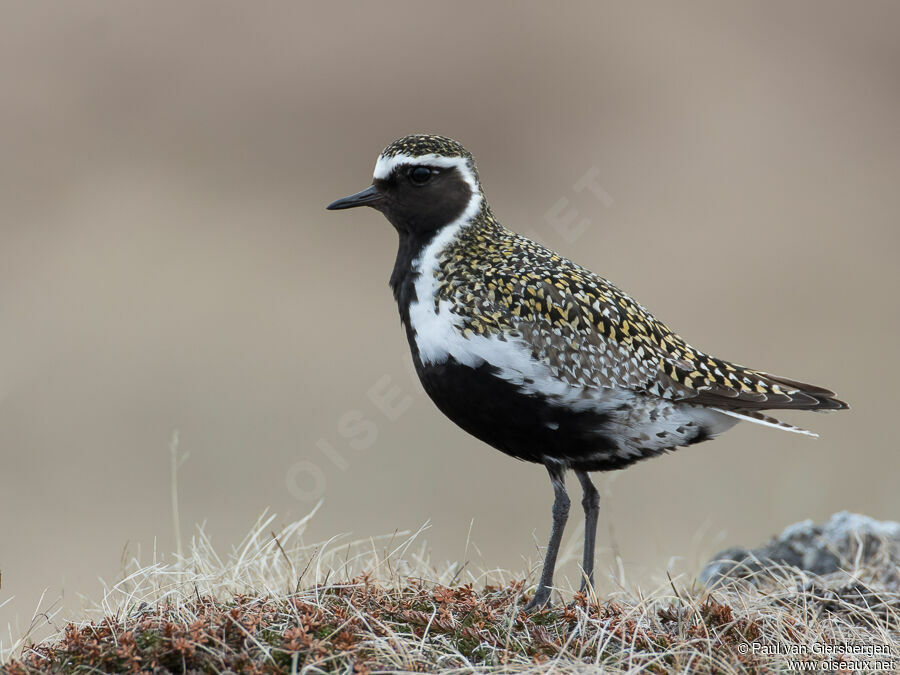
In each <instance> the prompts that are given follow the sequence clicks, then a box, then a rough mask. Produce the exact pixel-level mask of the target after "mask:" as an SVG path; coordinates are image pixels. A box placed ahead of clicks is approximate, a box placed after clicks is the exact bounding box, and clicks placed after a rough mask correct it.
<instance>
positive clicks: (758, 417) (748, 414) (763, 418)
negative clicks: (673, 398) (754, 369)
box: [711, 404, 846, 438]
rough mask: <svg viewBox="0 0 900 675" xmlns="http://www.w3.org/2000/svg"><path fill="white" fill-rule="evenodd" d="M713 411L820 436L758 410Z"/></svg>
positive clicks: (782, 428)
mask: <svg viewBox="0 0 900 675" xmlns="http://www.w3.org/2000/svg"><path fill="white" fill-rule="evenodd" d="M845 405H846V404H845ZM711 410H715V411H716V412H720V413H722V414H723V415H728V416H729V417H735V418H737V419H739V420H744V421H745V422H753V423H754V424H761V425H763V426H764V427H772V428H773V429H781V430H782V431H793V432H794V433H795V434H803V435H804V436H812V437H813V438H818V437H819V434H817V433H815V432H813V431H810V430H809V429H804V428H803V427H797V426H794V425H793V424H788V423H787V422H782V421H781V420H777V419H775V418H774V417H769V416H768V415H763V414H762V413H761V412H759V411H756V410H744V411H742V412H737V411H736V410H723V409H722V408H711Z"/></svg>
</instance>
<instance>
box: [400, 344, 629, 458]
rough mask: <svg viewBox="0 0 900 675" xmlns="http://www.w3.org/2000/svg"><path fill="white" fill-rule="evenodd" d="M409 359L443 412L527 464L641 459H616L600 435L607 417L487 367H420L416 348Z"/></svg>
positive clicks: (452, 363)
mask: <svg viewBox="0 0 900 675" xmlns="http://www.w3.org/2000/svg"><path fill="white" fill-rule="evenodd" d="M413 358H414V361H415V364H416V371H417V372H418V374H419V379H420V380H421V381H422V385H423V386H424V388H425V391H426V392H427V393H428V395H429V396H430V397H431V399H432V400H433V401H434V402H435V404H436V405H437V407H438V408H440V410H441V412H443V413H444V414H445V415H446V416H447V417H449V418H450V419H451V420H452V421H453V422H455V423H456V424H457V425H458V426H460V427H461V428H462V429H464V430H465V431H467V432H469V433H470V434H472V435H473V436H475V437H476V438H478V439H479V440H481V441H484V442H485V443H487V444H488V445H490V446H492V447H494V448H496V449H497V450H500V451H502V452H505V453H506V454H508V455H511V456H513V457H516V458H517V459H522V460H526V461H529V462H542V461H543V460H544V458H545V457H548V456H549V457H553V458H556V459H560V460H562V461H565V462H567V463H568V464H569V465H570V466H571V467H573V468H577V469H584V470H587V471H607V470H611V469H618V468H622V467H624V466H627V465H628V464H631V463H632V462H634V461H636V460H637V459H639V457H627V458H626V457H621V456H619V453H618V449H617V445H616V444H615V443H614V441H613V439H611V438H609V437H608V436H606V435H605V434H604V432H603V428H604V426H605V423H606V422H607V420H608V418H607V416H606V414H603V413H597V412H595V411H590V410H573V409H572V408H570V407H567V406H562V405H557V404H554V403H551V402H549V401H548V400H547V399H546V397H544V396H540V395H532V394H526V393H523V392H522V391H521V390H520V389H519V387H518V386H516V385H514V384H512V383H510V382H508V381H506V380H504V379H502V378H500V377H498V376H497V375H496V370H495V369H494V367H493V366H490V365H488V364H486V363H484V364H482V365H480V366H478V367H476V368H472V367H470V366H466V365H463V364H461V363H459V362H458V361H456V360H455V359H453V358H449V359H448V360H447V361H444V362H442V363H439V364H422V362H421V360H420V359H419V357H418V354H417V353H416V350H415V346H414V344H413Z"/></svg>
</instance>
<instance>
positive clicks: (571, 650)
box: [0, 518, 900, 674]
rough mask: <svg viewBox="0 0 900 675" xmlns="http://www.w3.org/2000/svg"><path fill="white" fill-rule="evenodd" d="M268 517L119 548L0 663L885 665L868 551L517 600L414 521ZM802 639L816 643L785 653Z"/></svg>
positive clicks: (237, 668) (509, 588) (149, 667)
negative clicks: (114, 574)
mask: <svg viewBox="0 0 900 675" xmlns="http://www.w3.org/2000/svg"><path fill="white" fill-rule="evenodd" d="M272 522H273V521H272V519H271V518H266V519H262V520H260V522H259V523H258V524H257V526H256V527H255V528H254V529H253V531H252V532H251V533H250V534H249V535H248V537H247V538H246V540H245V541H244V542H243V543H242V544H241V546H239V547H237V548H236V549H235V550H234V551H232V553H231V554H230V555H227V556H220V555H219V554H218V553H217V552H216V551H215V550H214V549H213V547H212V545H211V544H210V542H209V541H208V540H207V539H206V538H205V537H204V536H203V534H202V532H201V533H200V534H199V535H198V536H197V537H196V538H195V540H194V541H193V542H192V545H191V546H190V547H189V550H188V551H187V552H186V553H185V554H183V555H181V556H180V557H179V556H174V557H173V560H172V561H171V562H156V563H154V564H151V565H149V566H144V565H140V564H139V563H138V562H137V561H132V562H131V563H130V564H129V565H127V569H126V573H125V575H124V578H123V580H122V581H120V582H119V583H118V584H116V585H115V586H114V587H112V588H110V589H109V590H108V592H107V593H106V595H105V597H104V598H103V600H102V602H101V603H100V604H99V606H98V607H97V618H95V619H94V620H93V621H86V622H83V623H80V624H69V625H68V626H66V627H65V628H64V629H63V630H62V631H61V632H60V634H59V635H57V636H56V637H54V638H52V639H50V640H48V641H45V642H43V643H41V644H37V645H34V644H25V643H24V642H23V643H22V644H19V645H17V646H16V647H15V649H14V650H12V651H11V654H12V655H13V656H14V657H15V658H11V659H9V660H8V661H7V663H6V665H5V666H3V667H2V668H0V670H2V671H3V672H5V673H10V674H19V673H34V672H59V673H70V672H85V673H87V672H95V673H96V672H129V671H134V672H137V671H152V672H176V673H182V672H204V673H213V672H225V671H233V672H241V673H244V672H246V673H290V672H301V671H302V672H309V673H319V672H342V673H354V672H357V673H368V672H384V671H420V672H435V671H442V672H451V671H455V672H473V671H477V672H488V671H494V672H500V671H502V672H535V673H544V672H550V671H553V672H570V671H571V672H576V671H578V672H582V671H584V670H585V669H586V668H588V669H590V668H592V667H596V668H598V669H602V670H603V671H605V672H610V673H626V672H628V673H639V672H659V673H664V672H717V673H743V672H773V671H778V672H784V671H787V670H790V669H792V668H800V667H802V666H800V665H799V662H801V661H805V662H807V663H809V664H811V665H815V666H816V668H817V669H818V670H819V671H823V670H829V671H834V670H836V669H838V668H840V666H841V660H842V659H844V662H843V665H844V666H847V668H845V669H844V672H850V671H852V670H854V669H856V670H858V669H859V668H852V667H850V666H854V665H855V666H861V663H855V664H854V663H851V661H866V662H867V663H868V664H869V666H870V667H871V666H874V667H875V668H876V670H878V669H880V670H881V671H882V672H885V671H886V672H893V671H894V670H900V595H898V593H897V592H896V589H893V590H892V589H891V588H890V587H889V586H888V585H886V584H885V583H884V580H883V578H882V577H881V576H880V573H879V572H878V570H875V569H866V568H859V567H852V568H851V569H849V570H848V571H847V572H846V573H841V574H839V575H832V576H831V578H817V577H811V576H809V575H805V574H802V573H800V572H798V571H796V570H791V569H787V568H780V569H775V570H772V571H771V572H769V573H766V574H765V575H757V577H756V578H755V579H754V580H753V583H751V584H746V585H744V586H743V587H741V588H740V589H738V588H730V589H719V590H713V591H712V592H709V591H706V590H704V589H702V588H700V587H697V586H696V585H694V584H691V582H690V580H688V579H683V578H676V579H673V580H671V581H667V582H666V583H665V584H664V585H663V586H662V587H661V588H659V589H657V590H655V591H652V592H646V591H642V590H641V589H638V588H628V587H620V590H618V591H616V592H615V593H613V594H609V595H605V596H604V597H600V598H598V597H596V596H594V595H593V594H592V593H591V594H588V595H580V594H572V593H571V592H569V593H563V595H564V596H565V600H566V602H567V604H564V603H563V602H560V600H559V598H557V599H556V604H554V606H553V607H551V608H549V609H547V610H545V611H542V612H539V613H536V614H532V615H530V616H529V615H526V614H525V613H524V612H523V611H522V608H523V606H524V605H525V603H526V602H527V600H528V599H529V596H530V593H531V592H532V591H533V583H531V582H530V581H527V580H521V579H518V580H517V579H515V578H513V577H511V576H509V575H508V574H507V573H504V572H499V571H491V572H488V573H480V574H479V573H474V572H471V571H469V570H468V568H466V567H465V566H463V567H460V566H458V565H450V566H446V567H444V568H440V569H437V568H435V567H433V566H432V565H430V564H429V563H428V562H427V560H425V558H424V555H423V552H424V550H425V548H424V544H423V542H421V541H420V540H421V533H413V534H411V535H410V534H407V535H403V536H401V535H399V534H395V535H393V536H391V537H385V538H381V539H378V540H366V541H359V542H355V543H350V544H343V545H340V546H339V545H337V543H335V542H325V543H321V544H318V545H312V546H310V545H304V544H303V543H302V541H301V538H300V536H301V534H302V531H303V529H304V527H305V525H306V522H307V521H306V520H304V521H300V522H297V523H293V524H291V525H289V526H288V527H285V528H283V529H281V530H280V531H273V530H272V529H271V524H272ZM829 645H831V646H834V648H832V647H829ZM840 645H846V647H844V646H840ZM854 645H856V646H857V647H854ZM813 649H815V650H816V651H818V652H831V651H833V652H834V653H827V654H825V653H817V654H815V653H813V654H805V655H804V654H799V655H798V654H791V653H790V652H796V651H798V650H806V651H809V650H813ZM854 649H863V650H865V649H868V650H869V653H868V654H863V655H860V654H854V653H853V650H854ZM891 663H892V664H893V665H891ZM885 666H888V667H885Z"/></svg>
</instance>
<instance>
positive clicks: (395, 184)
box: [327, 134, 484, 235]
mask: <svg viewBox="0 0 900 675" xmlns="http://www.w3.org/2000/svg"><path fill="white" fill-rule="evenodd" d="M483 203H484V195H483V193H482V190H481V184H480V182H479V180H478V170H477V169H476V168H475V159H474V158H473V157H472V155H471V153H470V152H469V151H468V150H466V149H465V148H464V147H463V146H462V145H460V144H459V143H457V142H456V141H454V140H453V139H452V138H446V137H444V136H432V135H427V134H415V135H412V136H404V137H403V138H400V139H398V140H396V141H394V142H393V143H391V144H390V145H389V146H387V147H386V148H385V149H384V150H383V151H382V153H381V154H380V155H379V156H378V161H377V162H376V163H375V173H374V177H373V180H372V185H370V186H369V187H367V188H366V189H365V190H362V191H361V192H357V193H356V194H352V195H350V196H348V197H344V198H342V199H338V200H337V201H335V202H332V203H331V204H329V205H328V207H327V208H328V209H330V210H336V209H351V208H353V207H356V206H371V207H372V208H374V209H378V210H379V211H381V212H382V213H383V214H384V216H385V217H386V218H387V219H388V220H389V221H390V222H391V224H392V225H393V226H394V227H395V228H397V230H398V231H400V232H401V233H409V234H418V235H424V234H428V233H431V232H436V231H437V230H440V229H441V228H442V227H444V226H445V225H448V224H450V223H453V222H455V221H457V220H459V219H460V218H471V217H472V216H474V215H475V214H476V213H478V211H479V210H480V209H481V208H482V204H483Z"/></svg>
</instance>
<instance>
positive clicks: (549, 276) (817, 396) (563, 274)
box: [326, 134, 849, 612]
mask: <svg viewBox="0 0 900 675" xmlns="http://www.w3.org/2000/svg"><path fill="white" fill-rule="evenodd" d="M360 206H368V207H371V208H373V209H376V210H377V211H380V212H381V213H382V214H383V215H384V216H385V218H387V220H388V221H389V222H390V223H391V225H393V227H394V228H395V229H396V231H397V234H398V236H399V245H398V249H397V257H396V260H395V262H394V268H393V271H392V273H391V276H390V282H389V283H390V287H391V290H392V291H393V296H394V298H395V300H396V302H397V305H398V307H399V311H400V320H401V323H402V326H403V328H404V329H405V333H406V337H407V340H408V342H409V347H410V350H411V352H412V359H413V363H414V366H415V370H416V373H417V375H418V378H419V380H420V382H421V384H422V386H423V388H424V390H425V392H426V393H427V394H428V396H429V397H430V398H431V399H432V401H433V402H434V403H435V405H436V406H437V407H438V408H439V409H440V410H441V412H443V413H444V414H445V415H446V416H447V417H448V418H449V419H450V420H452V421H453V422H454V423H455V424H456V425H458V426H459V427H461V428H462V429H463V430H464V431H466V432H468V433H469V434H471V435H472V436H474V437H476V438H477V439H479V440H481V441H483V442H484V443H486V444H487V445H489V446H492V447H493V448H496V449H497V450H500V451H502V452H504V453H506V454H507V455H510V456H512V457H514V458H517V459H520V460H525V461H528V462H533V463H536V464H542V465H543V466H544V467H545V468H546V471H547V473H548V474H549V476H550V481H551V485H552V487H553V493H554V499H553V507H552V510H551V516H552V518H551V530H550V538H549V541H548V544H547V547H546V551H545V555H544V563H543V568H542V570H541V575H540V579H539V581H538V583H537V586H536V589H535V593H534V596H533V597H532V599H531V600H530V602H529V603H528V604H527V605H526V606H525V608H524V609H525V610H526V611H528V612H531V611H534V610H539V609H542V608H544V607H545V606H547V604H548V603H549V602H550V599H551V591H552V589H553V575H554V570H555V567H556V559H557V555H558V552H559V547H560V542H561V539H562V535H563V530H564V528H565V525H566V521H567V519H568V515H569V506H570V500H569V497H568V494H567V490H566V486H565V476H566V473H567V471H569V470H571V471H572V472H573V473H574V474H575V476H576V477H577V478H578V481H579V482H580V484H581V488H582V493H583V498H582V507H583V510H584V518H585V529H584V548H583V557H582V565H581V592H586V591H588V590H590V589H592V588H593V571H594V548H595V542H596V530H597V519H598V514H599V506H600V497H599V492H598V491H597V489H596V487H595V486H594V484H593V482H592V480H591V477H590V474H591V473H592V472H596V471H601V472H602V471H612V470H617V469H622V468H625V467H627V466H629V465H631V464H633V463H635V462H637V461H639V460H643V459H646V458H649V457H655V456H657V455H661V454H663V453H666V452H668V451H672V450H675V449H676V448H678V447H682V446H688V445H693V444H696V443H699V442H701V441H706V440H709V439H713V438H715V437H717V436H718V435H720V434H721V433H723V432H724V431H727V430H728V429H730V428H731V427H733V426H734V425H735V424H737V423H738V422H740V421H746V422H753V423H756V424H761V425H764V426H767V427H773V428H776V429H782V430H786V431H793V432H798V433H803V434H808V435H815V434H812V432H809V431H806V430H805V429H801V428H800V427H796V426H794V425H792V424H788V423H786V422H782V421H780V420H778V419H775V418H774V417H770V416H769V415H767V414H765V412H764V411H767V410H774V409H788V410H791V409H793V410H815V411H832V410H843V409H847V408H848V407H849V406H848V405H847V404H846V403H845V402H843V401H840V400H838V399H837V398H835V393H834V392H832V391H830V390H828V389H825V388H823V387H818V386H815V385H811V384H805V383H803V382H799V381H796V380H792V379H788V378H786V377H780V376H776V375H772V374H770V373H767V372H764V371H760V370H753V369H750V368H745V367H743V366H741V365H738V364H736V363H732V362H729V361H726V360H724V359H720V358H716V357H714V356H710V355H708V354H706V353H704V352H702V351H700V350H699V349H696V348H694V347H692V346H691V345H690V344H688V343H687V342H686V341H685V340H684V339H683V338H681V337H680V336H679V335H677V334H676V333H675V332H673V331H672V330H670V329H669V328H668V327H667V326H666V325H665V324H664V323H662V322H661V321H659V320H657V319H656V318H655V317H654V316H653V315H652V314H650V312H649V311H648V310H646V309H645V308H644V307H643V306H642V305H640V304H639V303H638V302H636V301H635V300H634V299H632V298H631V296H629V295H628V294H627V293H625V292H624V291H622V290H620V289H619V288H618V287H617V286H615V285H613V284H612V283H611V282H609V281H607V280H606V279H604V278H603V277H601V276H599V275H597V274H595V273H593V272H591V271H589V270H588V269H586V268H584V267H582V266H580V265H578V264H576V263H574V262H572V261H570V260H568V259H567V258H565V257H563V256H561V255H559V254H557V253H555V252H554V251H552V250H550V249H548V248H546V247H544V246H543V245H541V244H539V243H537V242H535V241H532V240H530V239H528V238H526V237H524V236H522V235H520V234H517V233H515V232H513V231H512V230H509V229H507V228H505V227H504V226H503V225H501V224H500V222H499V221H498V220H497V219H496V218H495V217H494V214H493V211H492V209H491V207H490V205H489V204H488V201H487V199H486V197H485V193H484V189H483V187H482V184H481V179H480V177H479V173H478V169H477V168H476V165H475V159H474V157H473V156H472V154H471V153H470V152H469V151H468V150H466V149H465V148H464V147H463V146H462V145H461V144H460V143H458V142H457V141H455V140H453V139H451V138H448V137H445V136H438V135H432V134H413V135H409V136H404V137H403V138H400V139H398V140H396V141H394V142H392V143H391V144H390V145H388V146H387V147H386V148H385V149H384V150H383V151H382V152H381V154H380V155H379V156H378V158H377V161H376V163H375V170H374V175H373V180H372V183H371V185H370V186H369V187H367V188H365V189H364V190H362V191H360V192H357V193H355V194H352V195H349V196H347V197H344V198H342V199H338V200H336V201H334V202H332V203H331V204H329V205H328V206H327V207H326V208H327V209H329V210H340V209H350V208H355V207H360Z"/></svg>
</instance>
